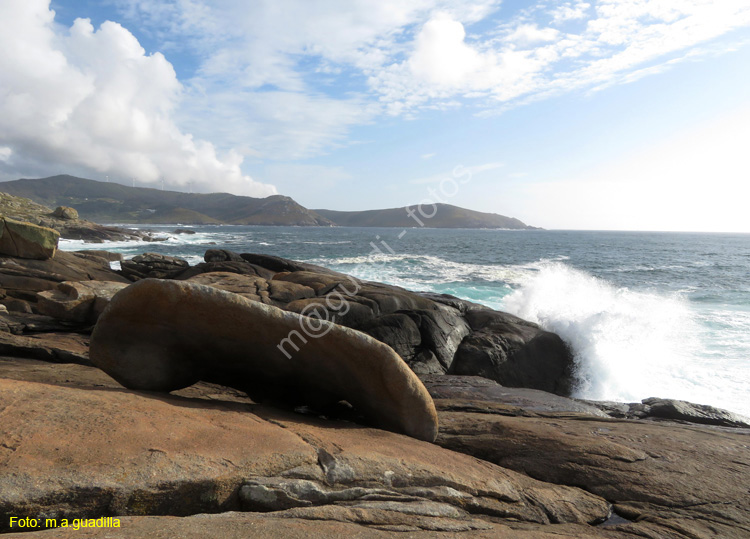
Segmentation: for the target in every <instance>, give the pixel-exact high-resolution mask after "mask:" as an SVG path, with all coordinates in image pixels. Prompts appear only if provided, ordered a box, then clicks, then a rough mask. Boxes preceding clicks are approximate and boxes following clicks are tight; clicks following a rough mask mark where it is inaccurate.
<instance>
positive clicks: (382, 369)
mask: <svg viewBox="0 0 750 539" xmlns="http://www.w3.org/2000/svg"><path fill="white" fill-rule="evenodd" d="M90 358H91V361H92V362H93V363H94V364H95V365H96V366H98V367H100V368H101V369H102V370H104V371H105V372H106V373H107V374H109V375H110V376H112V377H113V378H114V379H115V380H117V381H118V382H120V383H121V384H123V385H124V386H125V387H128V388H131V389H146V390H154V391H172V390H175V389H180V388H183V387H186V386H189V385H191V384H193V383H195V382H197V381H199V380H207V381H217V382H223V383H225V384H226V385H231V386H233V387H238V388H240V389H243V390H245V391H247V392H248V393H249V394H250V396H251V397H254V396H255V395H256V394H261V395H263V396H265V397H269V396H270V397H282V398H281V399H280V400H285V399H286V400H289V399H291V400H294V399H300V397H301V399H300V400H301V401H302V402H300V404H303V403H304V401H305V400H307V399H310V400H312V401H313V402H314V401H315V400H319V401H322V402H326V403H336V402H338V401H341V400H345V401H347V402H349V403H351V404H352V405H353V406H354V407H355V408H356V409H357V410H358V411H360V412H362V413H364V414H365V415H366V416H367V417H369V418H370V419H371V420H372V421H374V422H375V423H376V424H377V425H378V426H380V427H382V428H386V429H389V430H393V431H396V432H401V433H404V434H407V435H409V436H412V437H415V438H418V439H421V440H427V441H433V440H434V439H435V437H436V436H437V428H438V427H437V413H436V411H435V406H434V404H433V402H432V398H431V397H430V395H429V393H427V390H426V389H425V388H424V386H423V385H422V382H421V381H420V380H419V379H418V378H417V376H416V375H415V374H414V373H413V372H412V371H411V370H410V369H409V367H408V366H407V365H406V363H404V361H403V360H402V359H401V358H400V357H399V356H398V355H397V354H396V353H395V352H394V351H393V350H392V349H391V348H390V347H388V346H387V345H385V344H383V343H381V342H378V341H376V340H375V339H373V338H372V337H370V336H368V335H365V334H364V333H361V332H359V331H356V330H352V329H349V328H346V327H343V326H338V325H336V324H332V323H330V322H327V321H325V320H316V319H312V318H308V317H305V316H300V315H298V314H296V313H291V312H286V311H282V310H281V309H278V308H276V307H273V306H270V305H264V304H262V303H258V302H255V301H250V300H248V299H246V298H243V297H241V296H238V295H237V294H232V293H229V292H225V291H223V290H218V289H215V288H211V287H208V286H204V285H199V284H194V283H190V282H184V281H163V280H157V279H146V280H143V281H139V282H138V283H136V284H134V285H132V286H130V287H128V288H126V289H124V290H122V291H121V292H119V293H118V294H117V295H115V297H114V298H113V299H112V301H111V302H110V304H109V306H108V307H107V309H106V310H105V311H104V313H103V314H102V315H101V317H100V318H99V321H98V322H97V325H96V328H95V329H94V333H93V335H92V337H91V351H90ZM316 404H317V403H316Z"/></svg>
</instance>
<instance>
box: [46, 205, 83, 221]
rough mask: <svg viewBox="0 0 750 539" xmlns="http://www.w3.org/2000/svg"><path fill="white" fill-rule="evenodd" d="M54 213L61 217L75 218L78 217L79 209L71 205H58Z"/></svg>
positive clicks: (55, 215)
mask: <svg viewBox="0 0 750 539" xmlns="http://www.w3.org/2000/svg"><path fill="white" fill-rule="evenodd" d="M52 215H53V216H54V217H59V218H60V219H67V220H69V221H70V220H75V219H78V210H76V209H75V208H71V207H70V206H58V207H57V208H55V211H54V212H52Z"/></svg>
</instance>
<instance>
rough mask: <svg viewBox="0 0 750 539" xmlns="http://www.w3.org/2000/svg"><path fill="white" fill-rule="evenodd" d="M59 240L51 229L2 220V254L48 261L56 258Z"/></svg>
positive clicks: (0, 234) (0, 237) (57, 235)
mask: <svg viewBox="0 0 750 539" xmlns="http://www.w3.org/2000/svg"><path fill="white" fill-rule="evenodd" d="M59 239H60V234H59V232H57V231H55V230H52V229H51V228H46V227H43V226H38V225H33V224H31V223H24V222H21V221H15V220H13V219H9V218H7V217H4V218H0V254H4V255H9V256H13V257H17V258H32V259H36V260H47V259H48V258H52V257H53V256H55V251H56V250H57V241H58V240H59Z"/></svg>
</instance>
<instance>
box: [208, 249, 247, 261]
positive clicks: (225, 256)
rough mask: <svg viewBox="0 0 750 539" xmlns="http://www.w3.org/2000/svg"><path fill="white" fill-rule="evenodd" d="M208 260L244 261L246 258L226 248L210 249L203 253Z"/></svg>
mask: <svg viewBox="0 0 750 539" xmlns="http://www.w3.org/2000/svg"><path fill="white" fill-rule="evenodd" d="M203 260H205V261H206V262H244V261H245V260H244V259H243V258H242V257H241V256H240V255H238V254H237V253H235V252H234V251H228V250H226V249H209V250H208V251H206V253H205V254H204V255H203Z"/></svg>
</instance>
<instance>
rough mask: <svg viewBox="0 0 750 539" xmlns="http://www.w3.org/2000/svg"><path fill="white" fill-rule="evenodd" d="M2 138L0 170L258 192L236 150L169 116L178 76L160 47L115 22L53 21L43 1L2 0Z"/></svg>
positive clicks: (7, 174)
mask: <svg viewBox="0 0 750 539" xmlns="http://www.w3.org/2000/svg"><path fill="white" fill-rule="evenodd" d="M0 49H1V50H3V51H4V53H3V55H2V56H1V57H0V72H1V73H2V78H0V144H2V145H4V146H5V147H7V148H9V149H10V150H11V153H9V154H8V158H7V159H5V160H4V163H3V172H2V174H3V177H4V178H5V179H14V178H16V177H18V176H19V175H25V174H26V173H27V171H35V172H41V173H45V172H46V173H59V172H63V171H71V170H75V171H82V172H83V173H88V174H90V175H97V176H100V175H103V174H105V173H106V174H108V175H110V176H111V177H113V178H123V179H125V178H131V177H135V178H136V179H137V181H139V182H140V183H155V182H157V181H160V180H161V179H163V180H164V181H165V182H166V183H167V185H172V186H186V185H188V184H192V185H193V186H194V187H195V188H196V189H200V190H221V191H232V192H235V193H238V194H248V195H254V196H266V195H269V194H273V193H275V188H274V187H273V186H271V185H265V184H261V183H259V182H255V181H253V180H252V179H251V178H250V177H249V176H246V175H244V174H243V173H242V171H241V169H240V165H241V164H242V156H241V155H240V154H238V153H237V152H235V151H232V150H229V151H227V152H224V153H223V154H219V152H217V150H216V148H215V147H214V146H213V145H212V144H211V143H209V142H207V141H205V140H198V139H195V138H194V137H193V136H191V135H190V134H188V133H184V132H182V131H181V130H180V129H179V128H178V127H177V126H176V124H175V122H174V113H175V109H176V107H177V106H178V104H179V99H180V96H181V93H182V85H181V84H180V82H179V81H178V80H177V77H176V75H175V72H174V69H173V68H172V65H171V64H170V63H169V62H168V61H167V60H166V59H165V58H164V56H163V55H162V54H159V53H156V54H153V55H146V54H145V51H144V50H143V48H142V47H141V46H140V44H139V43H138V41H137V39H136V38H135V37H134V36H133V35H132V34H131V33H130V32H129V31H128V30H126V29H125V28H123V27H122V26H121V25H119V24H117V23H114V22H105V23H104V24H102V25H101V27H100V28H99V29H98V30H95V29H94V27H93V26H92V25H91V23H90V22H89V20H88V19H77V20H76V21H75V23H74V24H73V26H72V27H70V28H61V27H60V26H59V25H56V24H55V23H54V12H52V11H50V9H49V3H48V1H45V0H28V1H25V2H4V3H2V4H0Z"/></svg>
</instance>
